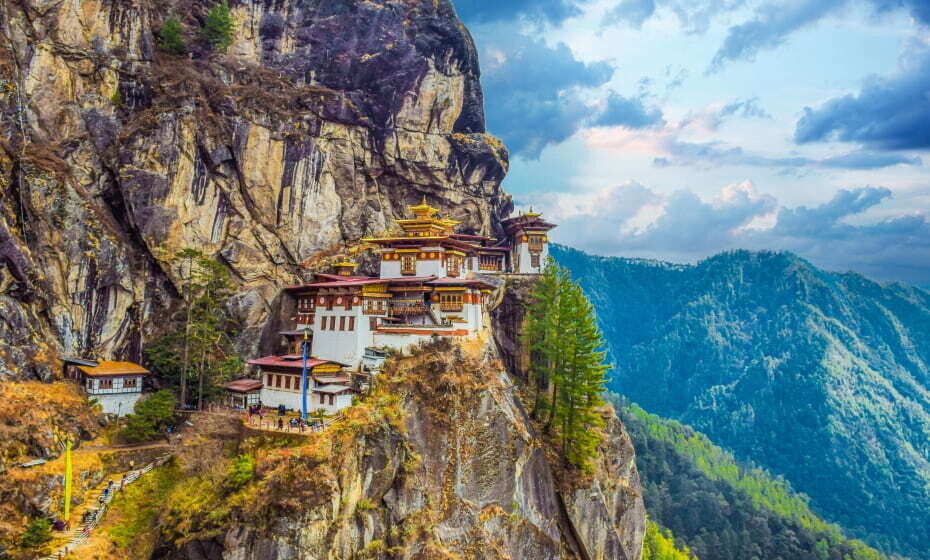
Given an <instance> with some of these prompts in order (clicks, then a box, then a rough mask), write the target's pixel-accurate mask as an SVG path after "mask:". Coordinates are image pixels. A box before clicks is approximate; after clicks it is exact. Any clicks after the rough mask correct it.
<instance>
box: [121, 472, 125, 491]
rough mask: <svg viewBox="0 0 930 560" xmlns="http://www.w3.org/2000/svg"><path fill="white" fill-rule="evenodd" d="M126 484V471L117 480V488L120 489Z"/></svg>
mask: <svg viewBox="0 0 930 560" xmlns="http://www.w3.org/2000/svg"><path fill="white" fill-rule="evenodd" d="M124 486H126V473H123V478H121V479H120V480H119V489H120V490H122V489H123V487H124Z"/></svg>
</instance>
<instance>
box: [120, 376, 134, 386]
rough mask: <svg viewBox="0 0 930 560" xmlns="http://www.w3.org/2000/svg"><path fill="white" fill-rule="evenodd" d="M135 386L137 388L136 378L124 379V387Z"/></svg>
mask: <svg viewBox="0 0 930 560" xmlns="http://www.w3.org/2000/svg"><path fill="white" fill-rule="evenodd" d="M135 386H136V378H135V377H127V378H125V379H123V387H127V388H129V387H135Z"/></svg>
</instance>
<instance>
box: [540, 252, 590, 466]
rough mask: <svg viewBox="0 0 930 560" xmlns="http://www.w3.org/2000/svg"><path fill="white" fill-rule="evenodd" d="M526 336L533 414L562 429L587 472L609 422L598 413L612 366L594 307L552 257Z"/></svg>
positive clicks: (569, 453) (566, 451) (562, 442)
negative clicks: (609, 366)
mask: <svg viewBox="0 0 930 560" xmlns="http://www.w3.org/2000/svg"><path fill="white" fill-rule="evenodd" d="M524 339H525V341H526V342H527V346H528V348H529V351H530V358H531V364H530V383H531V386H532V390H533V394H534V404H533V417H534V418H535V419H536V420H540V421H541V417H542V414H543V413H545V414H546V421H545V431H546V432H547V433H551V432H553V431H554V430H557V431H558V437H559V446H560V448H561V449H562V453H563V456H564V457H565V460H566V462H568V463H569V464H571V465H574V466H576V467H579V468H581V469H583V470H588V469H590V468H591V465H590V459H591V458H593V457H595V456H596V455H597V447H598V445H599V443H600V441H601V437H602V433H601V431H600V428H602V427H603V424H604V420H603V418H602V417H601V415H600V414H599V413H598V410H597V409H598V408H599V407H600V406H601V405H602V404H603V401H602V399H601V397H600V393H601V392H602V391H603V388H604V383H605V377H604V376H605V373H606V371H607V369H608V368H607V366H605V365H604V364H603V360H604V356H605V353H604V352H603V351H602V350H601V349H600V348H601V347H602V346H603V340H602V337H601V333H600V331H599V330H598V328H597V323H596V320H595V315H594V307H593V306H592V305H591V303H590V302H589V301H588V299H587V298H586V297H585V295H584V292H583V291H582V290H581V287H580V286H579V285H578V284H576V283H575V282H573V281H572V280H571V278H570V277H569V275H568V272H567V271H566V270H565V269H563V268H561V267H560V266H558V265H557V264H556V263H555V262H554V261H552V260H551V259H550V260H549V262H547V264H546V267H545V269H544V271H543V275H542V276H541V277H540V279H539V281H538V282H537V285H536V286H535V288H534V291H533V300H532V303H531V304H530V306H529V309H528V312H527V322H526V326H525V329H524Z"/></svg>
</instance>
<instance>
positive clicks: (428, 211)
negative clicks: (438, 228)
mask: <svg viewBox="0 0 930 560" xmlns="http://www.w3.org/2000/svg"><path fill="white" fill-rule="evenodd" d="M407 208H408V209H409V210H410V211H411V212H413V215H414V216H416V217H417V218H421V219H424V218H426V219H428V218H432V217H433V216H435V215H436V213H437V212H439V209H438V208H434V207H432V206H430V205H429V204H427V203H426V195H423V201H422V202H421V203H419V204H415V205H413V206H408V207H407Z"/></svg>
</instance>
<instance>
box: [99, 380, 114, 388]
mask: <svg viewBox="0 0 930 560" xmlns="http://www.w3.org/2000/svg"><path fill="white" fill-rule="evenodd" d="M112 388H113V380H112V379H101V380H100V389H112Z"/></svg>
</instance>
